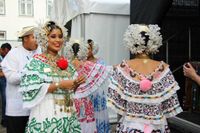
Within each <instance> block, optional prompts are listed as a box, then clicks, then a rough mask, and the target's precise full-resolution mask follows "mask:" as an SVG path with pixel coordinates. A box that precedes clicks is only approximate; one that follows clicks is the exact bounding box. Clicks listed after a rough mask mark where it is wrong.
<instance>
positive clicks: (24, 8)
mask: <svg viewBox="0 0 200 133" xmlns="http://www.w3.org/2000/svg"><path fill="white" fill-rule="evenodd" d="M19 15H20V16H33V0H19Z"/></svg>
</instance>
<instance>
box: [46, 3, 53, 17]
mask: <svg viewBox="0 0 200 133" xmlns="http://www.w3.org/2000/svg"><path fill="white" fill-rule="evenodd" d="M52 5H53V0H47V17H50V16H51V13H52Z"/></svg>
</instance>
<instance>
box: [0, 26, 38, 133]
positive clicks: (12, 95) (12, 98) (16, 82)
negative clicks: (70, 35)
mask: <svg viewBox="0 0 200 133" xmlns="http://www.w3.org/2000/svg"><path fill="white" fill-rule="evenodd" d="M33 33H34V27H33V26H28V27H24V28H23V29H22V30H21V32H19V34H18V37H19V38H21V39H22V46H19V47H17V48H13V49H12V50H11V51H10V52H9V53H8V54H7V55H6V57H5V58H4V59H3V61H2V63H1V66H2V71H3V73H4V74H5V77H6V79H7V83H6V119H7V133H24V131H25V127H26V124H27V121H28V117H29V113H30V112H29V110H27V109H23V107H22V104H23V102H22V95H21V93H20V92H19V90H18V89H19V87H20V79H21V73H22V70H23V68H24V66H25V65H26V63H27V62H28V61H29V60H30V59H31V58H32V56H33V55H35V54H37V53H40V49H39V48H38V45H37V43H36V40H35V38H34V35H33Z"/></svg>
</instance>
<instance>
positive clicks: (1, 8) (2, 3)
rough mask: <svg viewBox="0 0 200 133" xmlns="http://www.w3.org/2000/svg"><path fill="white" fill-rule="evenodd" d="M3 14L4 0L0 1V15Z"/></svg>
mask: <svg viewBox="0 0 200 133" xmlns="http://www.w3.org/2000/svg"><path fill="white" fill-rule="evenodd" d="M4 14H5V0H0V15H4Z"/></svg>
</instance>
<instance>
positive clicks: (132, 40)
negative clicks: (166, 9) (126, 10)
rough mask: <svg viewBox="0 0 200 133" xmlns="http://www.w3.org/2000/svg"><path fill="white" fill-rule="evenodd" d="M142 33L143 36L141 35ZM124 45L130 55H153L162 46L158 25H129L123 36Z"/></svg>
mask: <svg viewBox="0 0 200 133" xmlns="http://www.w3.org/2000/svg"><path fill="white" fill-rule="evenodd" d="M142 32H144V35H145V36H148V40H147V42H145V39H146V37H145V36H143V35H142V34H141V33H142ZM124 44H125V46H126V47H127V48H128V49H129V50H130V52H131V53H132V54H141V53H146V54H155V53H156V52H158V48H159V47H160V46H161V45H162V35H161V33H160V27H159V26H158V25H140V24H131V25H129V26H128V29H127V30H126V32H125V34H124Z"/></svg>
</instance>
